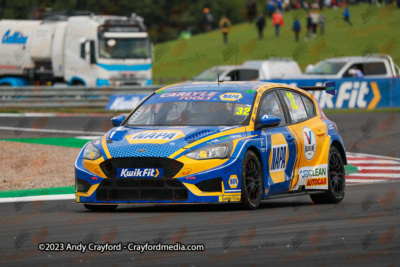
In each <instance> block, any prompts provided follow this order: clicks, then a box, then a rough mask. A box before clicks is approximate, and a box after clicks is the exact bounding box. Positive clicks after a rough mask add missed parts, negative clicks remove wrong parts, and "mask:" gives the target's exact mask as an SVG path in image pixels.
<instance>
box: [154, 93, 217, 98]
mask: <svg viewBox="0 0 400 267" xmlns="http://www.w3.org/2000/svg"><path fill="white" fill-rule="evenodd" d="M216 94H218V93H217V92H173V93H163V94H161V95H160V97H178V100H210V99H211V98H213V96H215V95H216Z"/></svg>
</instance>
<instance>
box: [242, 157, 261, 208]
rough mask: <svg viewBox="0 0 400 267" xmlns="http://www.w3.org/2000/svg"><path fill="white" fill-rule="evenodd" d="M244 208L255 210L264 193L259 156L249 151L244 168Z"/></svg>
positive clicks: (244, 161)
mask: <svg viewBox="0 0 400 267" xmlns="http://www.w3.org/2000/svg"><path fill="white" fill-rule="evenodd" d="M241 182H242V197H241V198H242V206H243V207H244V208H246V209H251V210H255V209H257V208H258V207H259V206H260V203H261V199H262V192H263V175H262V169H261V164H260V161H259V160H258V158H257V155H256V154H255V153H254V152H253V151H251V150H248V151H247V152H246V154H245V156H244V159H243V166H242V178H241Z"/></svg>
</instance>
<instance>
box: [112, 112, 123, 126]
mask: <svg viewBox="0 0 400 267" xmlns="http://www.w3.org/2000/svg"><path fill="white" fill-rule="evenodd" d="M125 118H126V116H125V115H120V116H116V117H114V118H112V119H111V124H112V125H113V126H114V127H117V126H120V125H121V123H122V122H123V121H124V120H125Z"/></svg>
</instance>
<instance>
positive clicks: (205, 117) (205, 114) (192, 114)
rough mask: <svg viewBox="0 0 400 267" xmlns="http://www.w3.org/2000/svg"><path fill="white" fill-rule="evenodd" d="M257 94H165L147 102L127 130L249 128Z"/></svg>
mask: <svg viewBox="0 0 400 267" xmlns="http://www.w3.org/2000/svg"><path fill="white" fill-rule="evenodd" d="M254 96H255V93H254V92H252V93H236V92H235V93H230V92H211V91H206V92H204V91H203V92H165V93H161V94H154V95H153V96H151V97H150V98H149V99H147V100H146V101H145V102H144V103H143V104H142V105H141V106H140V107H139V108H138V109H136V111H135V112H134V113H133V114H132V115H131V117H130V118H129V119H128V121H127V123H126V124H125V126H233V125H248V123H249V121H250V115H251V112H252V104H253V100H254Z"/></svg>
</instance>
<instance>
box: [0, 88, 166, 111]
mask: <svg viewBox="0 0 400 267" xmlns="http://www.w3.org/2000/svg"><path fill="white" fill-rule="evenodd" d="M161 87H163V86H161V85H160V86H149V87H136V86H124V87H82V86H70V87H51V86H32V87H29V86H26V87H8V86H7V87H5V86H1V87H0V108H57V107H91V108H96V107H98V108H105V107H106V106H107V104H108V102H109V100H110V97H111V96H112V95H141V96H143V95H149V94H151V93H152V92H154V91H155V90H157V89H159V88H161Z"/></svg>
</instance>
